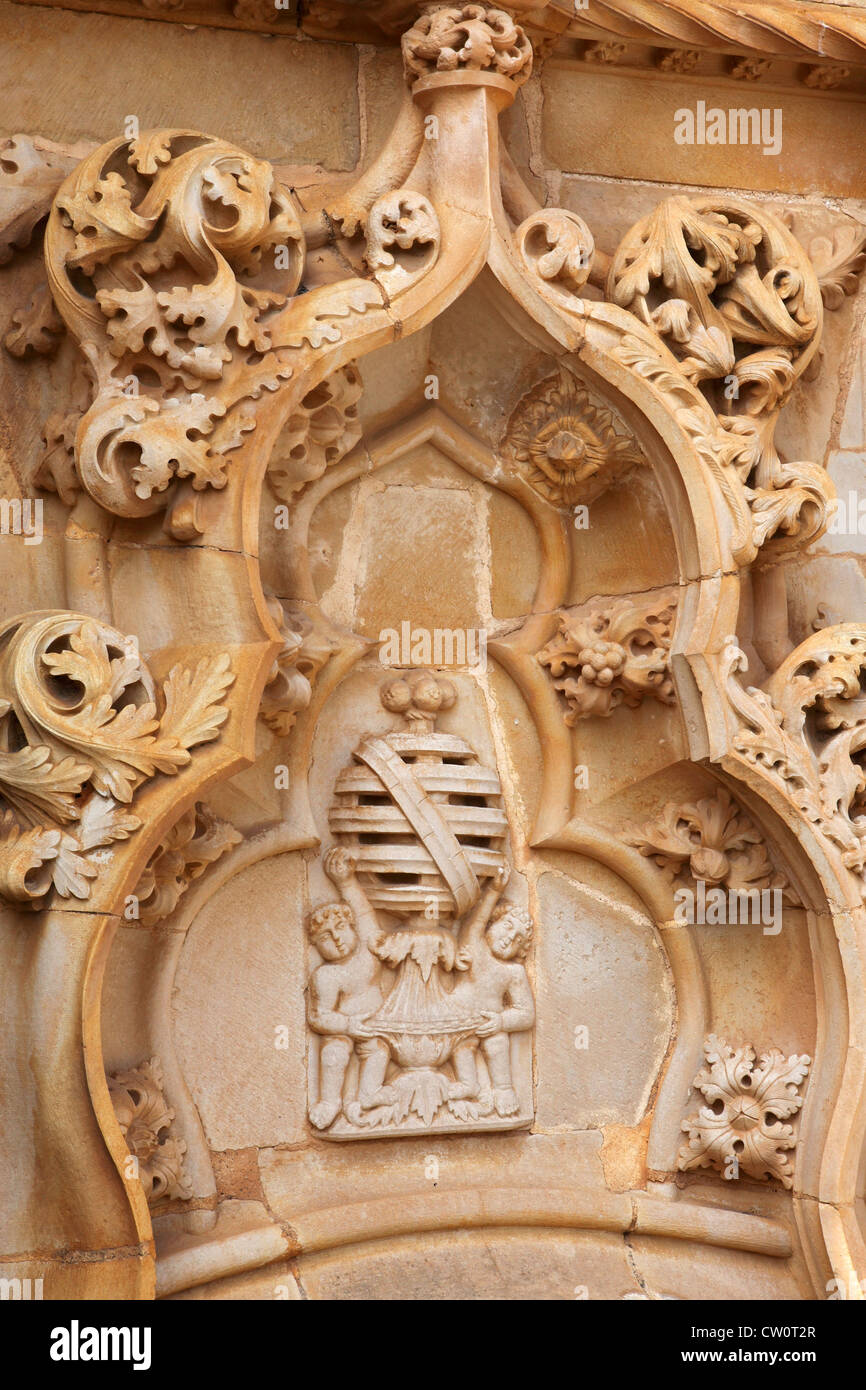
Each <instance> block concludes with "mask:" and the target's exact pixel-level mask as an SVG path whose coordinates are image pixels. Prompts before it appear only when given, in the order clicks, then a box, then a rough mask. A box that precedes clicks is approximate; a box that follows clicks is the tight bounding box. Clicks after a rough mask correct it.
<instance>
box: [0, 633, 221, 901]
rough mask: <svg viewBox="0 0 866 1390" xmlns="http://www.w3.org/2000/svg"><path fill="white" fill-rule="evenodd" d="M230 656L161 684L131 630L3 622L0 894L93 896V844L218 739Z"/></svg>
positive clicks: (109, 836)
mask: <svg viewBox="0 0 866 1390" xmlns="http://www.w3.org/2000/svg"><path fill="white" fill-rule="evenodd" d="M228 665H229V663H228V657H227V656H221V657H217V658H213V659H211V658H208V659H205V660H202V661H199V662H198V663H197V664H196V665H195V666H183V665H178V666H175V667H173V668H172V670H171V671H170V672H169V674H168V676H167V677H166V679H165V681H164V683H163V685H162V688H161V690H160V689H158V688H157V686H156V684H155V682H154V681H153V679H152V677H151V675H150V673H149V671H148V670H147V667H146V666H145V665H144V664H143V662H142V660H141V657H140V656H139V653H138V648H137V645H136V642H135V639H134V638H131V637H126V636H124V635H123V634H122V633H120V632H117V631H116V630H115V629H114V628H111V627H108V626H106V625H105V624H104V623H100V622H97V621H96V620H94V619H91V618H85V617H82V616H81V615H79V614H75V613H62V612H61V613H49V614H44V613H40V614H34V615H32V616H31V617H28V618H19V619H16V620H15V621H13V622H11V623H8V624H6V626H5V627H4V628H3V629H2V630H0V796H2V800H3V812H2V819H0V896H3V897H5V898H7V899H9V900H11V901H12V902H14V903H17V904H18V905H22V904H24V905H27V904H29V905H31V906H36V907H44V906H45V905H46V901H47V898H48V895H49V893H50V892H51V890H52V889H54V890H55V891H56V892H57V893H58V894H59V895H60V897H61V898H68V897H74V898H82V899H84V898H87V897H89V895H90V887H91V880H93V879H94V878H95V877H96V874H97V868H96V864H95V862H94V860H95V858H96V857H97V856H96V855H95V852H96V851H98V850H99V849H101V848H103V847H104V846H106V845H109V844H111V843H112V842H113V841H116V840H125V839H127V838H128V837H129V836H130V835H131V834H132V833H133V832H134V831H135V830H137V829H138V828H139V826H140V824H141V822H140V820H139V819H138V817H137V816H135V815H132V814H130V813H129V812H128V811H127V810H126V809H125V807H127V806H129V805H130V804H131V803H132V801H133V799H134V795H135V792H136V790H137V788H138V787H139V786H141V784H142V783H143V782H145V781H147V780H149V779H150V778H152V777H155V776H156V775H157V773H166V774H169V775H173V774H175V773H177V772H178V771H179V770H180V769H181V768H183V767H185V766H187V764H188V763H189V762H190V759H191V756H192V755H191V752H190V749H192V748H194V747H195V746H196V745H198V744H201V743H206V742H209V741H210V740H211V739H215V738H216V737H217V736H218V734H219V731H220V727H221V725H222V724H223V723H224V721H225V720H226V718H227V717H228V711H227V709H226V708H225V706H224V705H222V704H221V703H220V702H221V699H222V697H223V695H224V694H225V692H226V690H227V689H228V688H229V686H230V685H231V684H232V682H233V680H234V676H233V675H232V674H231V672H230V671H229V669H228Z"/></svg>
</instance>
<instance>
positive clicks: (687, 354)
mask: <svg viewBox="0 0 866 1390" xmlns="http://www.w3.org/2000/svg"><path fill="white" fill-rule="evenodd" d="M608 294H609V297H610V298H611V300H612V301H613V302H614V303H616V304H619V305H621V306H622V307H623V308H625V309H628V310H630V311H631V312H632V313H634V314H636V315H637V316H638V317H639V318H640V319H641V320H642V322H643V323H645V324H646V325H647V326H648V327H650V328H652V329H653V330H654V331H655V332H657V333H658V334H659V335H660V337H661V339H662V340H663V341H664V343H665V344H666V345H667V347H668V348H669V349H670V350H671V352H672V353H673V355H674V356H675V357H676V358H677V360H678V361H679V363H680V368H681V370H682V372H683V374H684V375H685V376H686V377H687V378H688V380H689V381H691V382H692V383H693V384H695V385H696V386H699V387H700V389H701V391H702V392H703V394H704V395H705V396H706V398H707V400H708V401H709V402H710V404H711V405H712V407H713V409H714V411H715V413H716V416H717V419H718V423H719V425H720V427H721V429H722V431H723V432H725V433H726V434H727V435H728V442H727V445H726V446H725V444H724V441H723V437H722V436H720V437H719V439H718V440H717V441H716V444H717V447H719V448H720V452H721V453H722V455H723V457H724V458H725V466H728V467H730V468H733V469H734V470H735V471H736V472H737V474H738V475H739V478H740V482H741V483H742V484H744V485H745V489H746V496H747V497H748V499H749V502H750V505H751V509H752V515H753V527H754V537H755V543H756V544H757V545H758V546H760V545H763V544H765V543H766V542H767V541H768V540H770V539H771V538H772V537H774V536H777V535H781V534H783V535H785V536H786V537H788V538H789V539H791V540H796V541H797V542H798V543H800V542H802V543H805V542H806V541H808V540H811V539H814V538H815V537H816V536H817V535H820V533H821V532H822V530H823V529H824V526H825V524H826V519H827V504H828V502H829V500H830V498H831V497H832V495H833V489H832V484H830V482H829V481H828V479H827V477H826V474H825V473H824V470H823V469H821V468H819V467H817V466H816V465H815V464H812V463H806V462H797V463H783V462H782V461H781V460H780V458H779V456H778V453H777V452H776V449H775V445H774V443H773V434H774V430H775V425H776V420H777V418H778V414H779V411H780V409H781V407H782V405H783V404H784V402H785V400H786V399H787V397H788V395H789V394H790V391H791V389H792V387H793V385H794V383H795V381H796V380H797V378H798V377H799V376H800V375H801V373H802V372H803V371H804V370H805V368H806V367H807V366H808V364H809V362H810V361H811V358H812V356H813V354H814V352H815V351H816V349H817V345H818V340H819V337H820V331H821V322H822V318H821V310H822V306H821V296H820V291H819V287H818V283H817V280H816V278H815V274H814V271H813V270H812V267H811V264H810V262H809V260H808V257H807V256H806V254H805V252H804V251H803V249H802V248H801V247H800V246H799V243H798V242H797V241H796V240H795V238H794V237H793V236H792V235H791V234H790V233H789V231H788V230H787V228H786V227H785V226H784V225H783V224H782V223H781V222H778V221H777V220H776V219H775V218H774V217H772V215H771V214H769V213H767V212H766V211H765V210H764V209H758V208H756V207H754V206H753V205H752V204H750V203H748V202H746V201H745V200H743V199H739V198H733V197H722V196H718V197H700V198H686V197H681V196H677V197H673V198H667V199H665V200H664V201H663V202H661V203H660V204H659V205H658V207H657V208H656V209H655V210H654V211H653V212H652V213H651V214H649V216H648V217H645V218H643V219H642V221H640V222H638V223H637V224H636V225H635V226H634V227H633V228H632V229H631V230H630V231H629V232H627V233H626V236H625V237H624V238H623V240H622V242H621V243H620V245H619V247H618V248H617V251H616V253H615V254H614V257H613V260H612V262H611V268H610V273H609V276H608ZM624 346H625V345H624ZM626 351H627V348H626Z"/></svg>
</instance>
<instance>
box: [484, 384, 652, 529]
mask: <svg viewBox="0 0 866 1390" xmlns="http://www.w3.org/2000/svg"><path fill="white" fill-rule="evenodd" d="M503 448H504V450H505V452H506V453H507V454H508V456H509V457H510V458H512V459H513V460H514V463H515V464H516V466H517V468H518V469H519V471H520V472H521V473H522V474H523V476H524V477H525V478H526V480H527V482H528V483H529V485H530V487H532V488H533V489H534V490H535V491H536V492H537V493H539V494H540V495H541V496H542V497H544V498H546V499H547V501H548V502H551V503H553V505H554V506H565V507H570V506H573V505H574V504H575V503H577V502H583V503H588V502H592V501H593V500H594V499H595V498H596V497H599V496H600V495H601V493H603V492H605V491H606V490H607V488H608V487H610V486H611V484H612V483H614V482H616V481H618V479H619V478H621V477H622V476H623V475H624V474H625V473H627V472H629V471H630V470H631V469H632V468H634V467H636V466H638V465H641V464H643V463H644V462H645V460H644V458H643V455H642V454H641V452H640V450H639V448H638V445H637V443H636V442H635V440H634V439H633V438H632V436H631V435H630V434H625V433H619V432H618V430H617V429H616V428H615V425H614V417H613V415H612V413H611V411H610V410H608V408H607V407H606V406H602V405H595V404H593V402H592V401H591V400H590V397H589V393H588V391H587V390H586V389H585V388H584V387H583V386H581V385H580V383H579V382H578V380H577V378H576V377H574V376H573V375H572V373H571V372H569V371H568V370H567V369H566V368H564V367H560V368H559V369H558V371H557V372H556V374H555V375H554V376H551V377H545V379H544V380H543V381H540V382H539V383H538V385H537V386H534V387H533V388H532V390H531V391H528V392H527V394H526V395H525V396H524V397H523V398H522V400H520V401H519V402H518V404H517V407H516V408H515V410H514V412H513V414H512V416H511V419H510V420H509V423H508V429H507V431H506V434H505V439H504V442H503Z"/></svg>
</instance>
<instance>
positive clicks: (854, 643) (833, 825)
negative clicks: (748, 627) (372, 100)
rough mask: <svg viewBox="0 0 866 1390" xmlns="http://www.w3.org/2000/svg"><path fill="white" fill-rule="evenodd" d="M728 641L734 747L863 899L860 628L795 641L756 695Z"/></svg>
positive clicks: (863, 656) (865, 773)
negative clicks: (829, 850) (818, 837)
mask: <svg viewBox="0 0 866 1390" xmlns="http://www.w3.org/2000/svg"><path fill="white" fill-rule="evenodd" d="M747 665H748V664H747V661H746V657H745V656H744V654H743V653H742V652H741V651H740V649H739V648H738V647H737V646H736V643H735V642H734V640H733V639H731V640H730V641H729V642H728V644H727V646H726V647H725V651H724V654H723V657H722V671H721V674H722V678H723V679H724V681H725V686H726V690H727V694H728V699H729V701H730V703H731V706H732V709H733V710H734V712H735V714H736V716H737V720H738V723H739V728H738V730H737V731H736V732H735V733H734V747H735V748H736V750H737V752H738V753H739V754H740V755H741V756H742V757H743V758H744V759H745V760H746V761H747V762H749V763H751V764H753V765H754V766H755V767H757V768H759V769H760V771H761V772H762V774H763V775H764V776H765V777H766V778H767V779H768V780H769V781H770V782H771V783H773V784H774V785H775V786H776V787H777V788H779V789H780V790H781V791H782V792H783V793H784V795H785V797H786V798H787V799H788V800H789V801H790V802H791V803H792V804H793V805H794V806H795V807H796V808H797V810H798V811H799V812H800V813H801V814H802V815H803V816H805V817H806V819H807V820H808V821H809V822H810V823H811V824H812V825H813V826H814V827H815V829H816V830H817V831H819V832H820V833H821V834H822V835H823V836H825V837H826V838H827V840H828V841H829V842H830V843H831V844H832V845H834V846H835V847H836V849H837V850H838V851H839V852H840V853H841V856H842V861H843V863H844V864H846V865H847V867H848V868H849V869H851V870H852V871H853V872H854V873H855V874H857V875H858V877H859V879H860V883H861V887H862V890H863V891H864V893H866V814H864V812H866V804H864V798H866V760H864V749H866V692H864V681H863V673H864V669H866V629H864V628H863V627H862V626H861V625H860V624H854V623H847V624H840V625H838V626H836V627H830V628H827V629H825V630H824V631H822V632H817V633H814V634H813V636H812V637H809V638H807V639H806V641H805V642H803V643H801V644H800V646H799V647H797V648H796V650H795V651H793V652H792V653H791V655H790V656H789V657H788V658H787V660H786V661H785V662H783V664H782V666H781V667H780V668H779V670H778V671H776V673H775V674H774V675H773V676H772V677H771V679H770V680H769V681H767V683H766V685H765V687H764V689H763V690H760V689H757V688H755V687H754V686H748V687H744V686H743V684H742V682H741V681H740V679H739V673H740V672H744V671H745V670H747Z"/></svg>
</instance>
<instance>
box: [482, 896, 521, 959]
mask: <svg viewBox="0 0 866 1390" xmlns="http://www.w3.org/2000/svg"><path fill="white" fill-rule="evenodd" d="M487 944H488V946H489V947H490V950H491V951H492V953H493V955H494V956H496V958H497V960H522V959H523V957H524V956H525V955H526V952H527V951H528V950H529V948H530V946H531V945H532V922H531V921H530V918H529V914H528V913H527V912H524V911H523V909H522V908H520V907H514V906H512V904H511V903H500V905H499V907H498V908H497V909H496V911H495V912H494V913H493V916H492V917H491V919H490V922H489V923H488V927H487Z"/></svg>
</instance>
